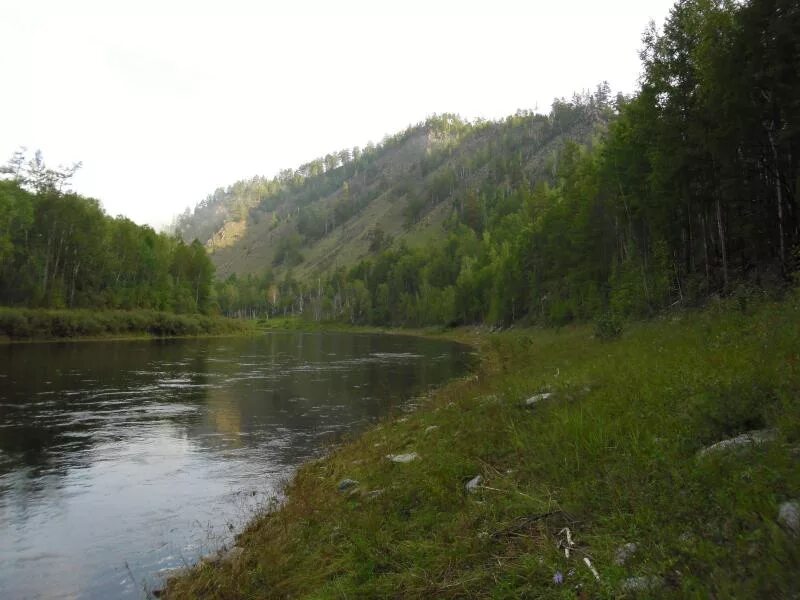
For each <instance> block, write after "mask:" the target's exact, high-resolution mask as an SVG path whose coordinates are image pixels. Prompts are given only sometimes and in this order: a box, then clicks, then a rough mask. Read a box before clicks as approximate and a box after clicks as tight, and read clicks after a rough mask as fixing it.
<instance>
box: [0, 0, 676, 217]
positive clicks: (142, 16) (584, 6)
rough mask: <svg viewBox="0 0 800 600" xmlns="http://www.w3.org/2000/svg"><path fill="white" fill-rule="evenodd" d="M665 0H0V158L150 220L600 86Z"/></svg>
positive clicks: (623, 80)
mask: <svg viewBox="0 0 800 600" xmlns="http://www.w3.org/2000/svg"><path fill="white" fill-rule="evenodd" d="M672 4H673V0H605V1H603V2H599V1H597V0H559V1H553V0H547V1H543V0H528V1H527V2H523V1H514V0H491V1H489V0H486V1H484V2H470V1H465V0H461V1H453V2H450V1H447V2H435V1H434V0H427V1H417V0H403V1H393V2H380V1H378V0H372V1H368V0H366V1H363V2H362V1H357V0H339V1H335V2H331V1H328V2H323V1H320V2H311V1H294V2H289V1H283V2H269V1H262V2H256V1H252V2H245V1H240V0H219V1H217V2H200V1H197V0H192V1H189V2H179V1H172V0H155V1H151V0H135V1H134V0H129V1H125V2H122V1H115V0H98V1H88V0H73V1H70V2H64V1H63V0H0V69H1V71H0V73H2V79H3V86H2V93H0V162H4V161H5V160H6V158H7V157H10V155H11V153H12V152H13V151H14V150H15V149H16V148H17V147H18V146H27V147H28V148H29V149H30V150H34V149H37V148H39V149H41V150H42V151H43V153H44V157H45V160H46V161H47V162H48V164H52V165H53V166H54V165H55V164H57V163H59V162H64V163H66V162H73V161H79V160H80V161H83V165H84V166H83V169H82V170H81V171H80V172H79V174H78V175H77V176H76V177H75V181H74V189H76V190H77V191H79V192H80V193H82V194H85V195H88V196H93V197H96V198H98V199H100V200H101V201H102V204H103V206H104V207H105V209H106V211H107V212H108V213H110V214H112V215H117V214H124V215H126V216H128V217H130V218H131V219H133V220H135V221H137V222H140V223H145V222H146V223H150V224H151V225H154V226H160V225H162V224H165V223H167V222H169V221H170V220H171V218H172V217H173V216H174V215H175V214H177V213H179V212H181V211H182V210H183V209H184V208H186V207H187V206H190V205H191V206H194V205H195V204H196V203H197V202H198V201H200V200H202V199H203V198H204V197H205V196H206V195H208V194H209V193H211V192H213V191H214V189H215V188H217V187H224V186H227V185H228V184H230V183H233V182H234V181H235V180H237V179H241V178H247V177H251V176H253V175H256V174H259V175H268V176H272V175H274V174H275V173H276V172H277V171H278V170H279V169H280V168H285V167H296V166H298V165H299V164H301V163H303V162H306V161H308V160H310V159H313V158H315V157H317V156H321V155H324V154H326V153H328V152H331V151H334V150H339V149H342V148H350V147H352V146H355V145H358V146H364V145H365V144H366V143H367V142H368V141H370V140H372V141H374V142H378V141H380V139H381V138H382V137H383V136H384V135H385V134H391V133H394V132H396V131H398V130H400V129H402V128H404V127H405V126H407V125H408V124H411V123H416V122H418V121H421V120H423V119H424V118H425V117H426V116H428V115H430V114H432V113H440V112H455V113H459V114H460V115H461V116H463V117H467V118H475V117H485V118H498V117H502V116H505V115H507V114H510V113H513V112H514V111H515V110H517V109H519V108H528V109H534V108H538V110H539V111H542V112H546V111H547V110H548V109H549V106H550V104H551V102H552V100H553V98H555V97H570V96H571V95H572V93H573V92H574V91H580V90H583V89H589V88H594V87H595V86H596V84H597V83H599V82H600V81H602V80H608V81H609V83H610V84H611V86H612V88H613V89H614V91H624V92H631V91H633V90H634V89H635V87H636V81H637V78H638V75H639V71H640V69H639V60H638V55H637V53H638V50H639V47H640V39H641V34H642V31H643V30H644V28H645V27H646V26H647V23H648V21H649V20H650V19H655V20H656V22H657V23H660V22H662V21H663V19H664V17H665V16H666V15H667V13H668V11H669V8H670V7H671V6H672Z"/></svg>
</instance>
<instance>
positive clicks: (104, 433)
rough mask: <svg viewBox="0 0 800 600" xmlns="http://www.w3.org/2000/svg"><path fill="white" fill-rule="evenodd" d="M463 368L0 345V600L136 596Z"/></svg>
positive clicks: (269, 347)
mask: <svg viewBox="0 0 800 600" xmlns="http://www.w3.org/2000/svg"><path fill="white" fill-rule="evenodd" d="M468 362H469V355H468V353H467V352H466V351H465V349H464V348H463V347H460V346H457V345H454V344H449V343H445V342H437V341H431V340H419V339H415V338H402V337H392V336H372V335H342V334H270V335H266V336H263V337H258V338H231V339H225V340H220V339H212V340H168V341H157V342H146V341H140V342H124V343H123V342H115V343H77V344H32V345H20V346H6V347H0V590H3V595H4V597H11V598H16V597H31V598H36V597H43V598H51V597H65V598H66V597H69V598H72V597H86V598H108V597H121V596H126V595H127V596H130V597H137V596H139V595H141V585H142V584H145V585H150V584H152V583H153V582H154V581H155V580H156V579H157V576H158V573H159V572H160V571H162V570H164V569H168V568H171V567H175V566H180V565H181V564H183V563H185V562H192V561H193V560H195V559H196V558H197V557H198V556H199V555H201V554H203V553H205V552H208V551H210V550H211V549H213V548H214V547H215V546H217V545H218V544H221V543H224V542H226V541H227V540H229V539H230V537H231V535H232V534H231V527H233V529H234V530H235V528H236V527H238V526H240V525H241V523H242V522H243V521H245V520H246V519H247V517H248V516H249V515H250V514H252V510H253V509H254V507H256V506H257V505H258V504H259V503H260V502H263V501H264V499H265V498H266V497H267V496H269V495H270V494H272V493H273V492H274V491H275V490H276V489H277V487H278V485H279V483H280V481H281V480H282V478H284V477H286V476H287V475H288V474H289V473H290V472H291V470H292V469H293V468H294V467H295V466H296V465H297V464H299V463H300V462H302V461H303V460H305V459H307V458H309V457H311V456H314V455H315V454H316V453H318V452H319V451H320V449H321V448H323V447H324V444H325V443H326V442H327V441H329V440H331V439H333V438H335V437H336V436H339V435H341V434H342V433H343V432H350V431H354V430H357V429H359V428H361V427H364V426H365V425H366V424H367V423H368V422H369V421H371V420H374V419H376V418H379V417H381V416H383V415H385V414H387V412H389V411H391V410H392V409H395V408H399V407H401V406H402V405H403V404H404V403H405V402H407V400H408V399H409V398H411V397H413V396H414V395H417V394H420V393H422V392H423V391H424V390H425V389H426V388H427V387H428V386H430V385H434V384H438V383H440V382H442V381H444V380H446V379H448V378H450V377H453V376H455V375H458V374H461V373H463V372H464V370H465V368H466V366H467V363H468Z"/></svg>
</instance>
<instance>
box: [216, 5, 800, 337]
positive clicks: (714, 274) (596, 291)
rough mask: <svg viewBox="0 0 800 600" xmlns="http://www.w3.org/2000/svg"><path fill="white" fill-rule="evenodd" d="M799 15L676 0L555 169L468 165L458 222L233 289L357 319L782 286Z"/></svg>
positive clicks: (223, 295) (784, 8) (517, 313)
mask: <svg viewBox="0 0 800 600" xmlns="http://www.w3.org/2000/svg"><path fill="white" fill-rule="evenodd" d="M798 31H800V5H798V3H797V1H796V0H749V1H746V2H734V1H729V0H680V1H679V2H677V3H676V4H675V5H674V6H673V8H672V9H671V11H670V14H669V16H668V18H667V20H666V23H665V25H664V26H663V28H662V29H657V28H656V27H655V26H654V25H651V26H650V27H649V28H648V29H647V30H646V32H645V35H644V37H643V48H642V51H641V59H642V69H643V72H642V76H641V87H640V90H639V92H638V93H637V94H635V95H634V96H632V97H622V96H617V97H616V98H612V97H611V94H610V93H609V91H608V89H607V87H606V86H601V87H600V88H599V89H598V91H597V93H596V94H594V95H593V96H592V97H591V98H590V100H589V101H588V103H589V105H590V106H589V108H591V109H592V110H596V111H599V112H603V113H604V114H606V115H607V116H608V118H609V120H610V124H609V126H608V127H607V129H606V130H605V131H603V132H601V133H600V134H599V135H598V136H597V137H596V139H594V140H593V141H591V142H590V143H587V144H583V145H579V144H577V143H567V144H565V145H564V146H563V147H561V149H560V150H559V151H558V152H557V154H556V155H555V156H554V159H553V161H552V165H551V167H552V173H553V177H552V178H540V179H539V180H536V181H531V180H528V179H527V178H525V177H524V176H521V174H519V173H515V172H514V170H513V168H512V169H511V170H509V169H508V168H507V167H506V168H505V169H504V168H503V165H502V163H501V164H499V165H498V167H497V169H496V170H495V173H499V174H500V176H498V175H492V176H484V177H482V178H481V180H480V181H477V180H476V179H474V178H473V179H471V180H468V181H470V182H471V183H470V184H469V187H468V189H466V190H465V191H464V193H462V194H460V196H459V198H458V200H455V199H454V200H453V202H458V203H459V204H460V205H459V206H454V209H455V210H454V213H453V214H454V215H455V216H454V219H452V220H451V221H450V223H449V229H448V231H447V232H446V234H445V235H444V236H442V237H443V238H444V239H441V240H438V241H434V242H430V243H429V244H428V245H426V246H423V247H420V248H411V247H408V246H406V245H404V244H402V243H396V244H394V245H392V246H391V247H389V248H386V249H381V250H379V251H376V252H375V253H373V254H372V255H371V256H370V257H368V258H366V259H364V260H362V261H361V262H360V263H359V264H358V265H356V266H354V267H352V268H351V269H349V270H346V269H339V270H337V271H335V272H333V273H329V274H328V275H326V276H324V277H322V276H321V277H320V278H319V279H318V280H317V281H305V282H297V281H295V280H294V279H293V277H292V274H291V271H288V272H286V273H285V274H284V276H283V277H282V278H281V279H280V280H279V281H276V280H275V276H274V275H273V274H272V273H270V272H268V273H266V274H265V275H264V276H263V277H261V278H258V277H252V276H251V277H248V278H238V279H237V278H231V279H229V280H228V281H225V282H219V283H218V284H217V286H218V290H217V291H218V297H219V299H220V306H221V308H222V309H223V310H224V311H226V312H236V311H237V310H239V311H242V310H244V311H247V310H249V311H251V314H256V313H259V312H262V313H263V314H282V313H294V314H298V313H299V314H304V315H306V316H308V317H309V318H315V319H344V320H348V321H351V322H353V323H373V324H392V325H424V324H446V323H453V324H455V323H474V322H488V323H500V324H509V323H512V322H515V321H519V320H526V321H529V322H542V323H552V324H563V323H567V322H569V321H571V320H574V319H592V318H598V317H599V316H601V315H607V314H613V315H618V316H620V317H625V316H636V317H638V316H647V315H651V314H653V313H655V312H657V311H659V310H661V309H663V308H664V307H668V306H670V305H675V304H682V305H688V304H692V303H698V302H702V301H703V300H704V299H705V298H708V297H709V296H711V295H718V294H730V293H732V292H733V291H734V290H736V289H740V288H742V287H773V286H781V285H783V284H784V283H786V282H788V281H790V280H791V279H792V277H793V274H794V272H795V271H797V269H798V266H800V265H799V264H798V262H799V261H800V214H799V213H798V206H797V196H796V194H797V187H798V182H799V180H800V165H799V163H798V161H800V131H798V121H800V119H799V117H800V73H798V69H800V36H799V35H798V33H797V32H798ZM565 106H566V105H565V103H561V102H557V103H556V104H554V106H553V110H552V111H551V113H550V115H548V116H542V117H541V118H542V119H546V120H550V121H553V120H554V119H557V118H559V113H560V112H563V111H564V110H565ZM566 108H568V106H566ZM523 151H524V149H520V152H523ZM489 164H491V161H489ZM509 164H511V165H512V167H513V164H514V163H513V161H512V162H511V163H509ZM489 174H490V175H491V174H492V171H491V169H490V170H489ZM449 177H450V175H449V173H448V172H443V173H442V174H441V176H439V177H438V178H437V179H436V181H435V183H434V185H433V186H432V187H431V189H430V191H429V193H430V194H434V195H435V194H436V193H437V190H438V189H439V188H438V187H437V186H440V187H441V189H442V192H441V193H444V191H445V190H446V188H447V187H448V186H450V185H452V180H451V179H450V178H449ZM409 218H410V219H413V218H414V215H413V214H412V215H409Z"/></svg>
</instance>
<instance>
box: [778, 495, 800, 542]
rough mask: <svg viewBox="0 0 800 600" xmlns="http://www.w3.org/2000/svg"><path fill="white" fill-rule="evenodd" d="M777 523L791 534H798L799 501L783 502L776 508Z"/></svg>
mask: <svg viewBox="0 0 800 600" xmlns="http://www.w3.org/2000/svg"><path fill="white" fill-rule="evenodd" d="M778 523H780V524H781V526H783V527H785V528H786V529H787V530H788V531H789V532H790V533H791V534H792V535H800V503H798V502H796V501H794V500H792V501H791V502H784V503H783V504H781V506H780V508H779V509H778Z"/></svg>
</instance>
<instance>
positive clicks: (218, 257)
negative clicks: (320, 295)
mask: <svg viewBox="0 0 800 600" xmlns="http://www.w3.org/2000/svg"><path fill="white" fill-rule="evenodd" d="M610 112H611V111H610V109H609V104H608V90H607V88H605V87H600V88H599V89H598V92H597V93H596V94H594V95H584V96H581V97H577V96H576V97H575V98H574V99H573V101H571V102H564V101H558V102H556V103H555V104H554V105H553V110H552V111H551V113H550V114H549V115H540V114H534V113H531V112H518V113H517V114H515V115H513V116H510V117H508V118H506V119H505V120H502V121H498V122H486V121H482V122H475V123H467V122H464V121H462V120H460V119H459V118H458V117H456V116H454V115H441V116H435V117H431V118H429V119H427V120H426V121H425V122H423V123H420V124H418V125H416V126H413V127H409V128H408V129H406V130H405V131H403V132H400V133H398V134H396V135H394V136H392V137H390V138H387V139H385V140H384V141H383V142H382V143H381V144H380V145H379V146H367V147H366V148H365V149H364V150H363V151H362V150H360V149H358V148H354V149H353V150H352V151H351V150H344V151H341V152H337V153H333V154H329V155H327V156H325V157H323V158H319V159H317V160H315V161H311V162H310V163H306V164H304V165H301V166H300V167H299V168H298V169H297V170H295V171H291V170H286V171H282V172H281V173H280V174H279V175H278V176H276V177H275V178H273V179H272V180H267V179H265V178H261V177H256V178H253V179H252V180H249V181H240V182H237V183H236V184H234V185H232V186H230V187H229V188H228V189H227V190H217V191H216V192H215V193H214V195H212V196H209V197H208V198H207V199H206V200H205V201H204V202H202V203H200V204H199V205H198V207H197V208H196V209H195V210H194V212H193V213H191V214H190V213H188V212H187V213H185V214H184V215H182V216H181V217H180V218H179V219H178V223H177V231H178V232H179V233H180V234H181V235H182V236H183V237H184V238H185V239H193V238H194V237H197V238H198V239H200V240H201V241H202V242H203V243H205V244H206V246H207V248H209V250H210V251H211V256H212V260H213V262H214V264H215V266H216V268H217V274H218V276H219V277H221V278H226V277H228V276H229V275H231V274H234V273H235V274H237V275H243V274H248V273H252V274H261V273H263V272H264V271H266V270H268V269H273V270H275V271H277V272H279V273H280V272H285V271H286V270H288V269H292V271H293V274H294V275H295V277H297V278H299V279H301V280H310V279H312V278H315V277H316V276H318V275H321V274H325V273H329V272H331V271H332V270H334V269H335V268H337V267H342V266H343V267H350V266H352V265H354V264H356V263H357V262H358V261H359V260H360V259H362V258H364V257H365V256H367V255H369V254H371V253H375V252H378V251H380V250H382V249H384V248H385V247H387V246H388V245H389V244H391V243H395V244H399V243H405V244H407V245H408V246H409V247H420V246H422V245H424V244H425V243H426V242H427V241H429V240H431V239H432V238H434V237H436V236H440V235H441V234H442V233H443V231H445V230H447V229H449V228H452V227H454V226H456V225H457V224H458V223H465V224H467V225H468V226H470V227H472V228H473V229H475V230H476V231H481V230H482V227H483V225H484V221H485V218H486V213H487V208H486V207H487V204H496V203H497V202H502V199H503V198H502V196H503V195H504V194H505V195H507V194H509V193H510V192H511V191H512V190H513V189H515V188H517V187H519V186H520V185H524V184H527V185H529V186H531V187H533V186H534V185H535V184H536V183H538V182H541V181H551V180H552V178H553V173H554V169H555V166H556V165H555V161H556V156H557V154H558V150H559V149H560V148H561V146H562V145H563V143H564V142H565V141H566V140H574V141H578V142H579V143H587V142H590V140H591V138H592V135H593V134H594V133H595V132H596V131H597V130H598V128H603V127H605V125H606V123H607V121H608V118H609V116H610Z"/></svg>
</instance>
